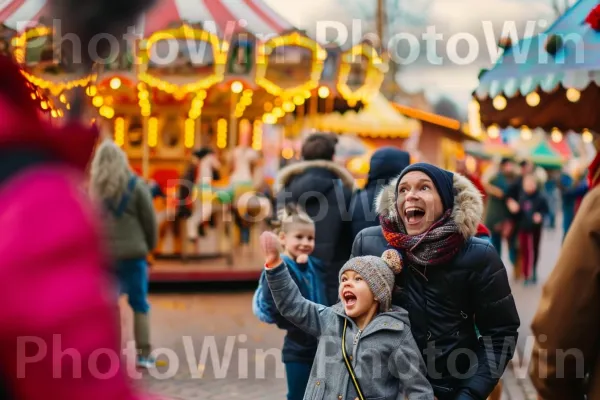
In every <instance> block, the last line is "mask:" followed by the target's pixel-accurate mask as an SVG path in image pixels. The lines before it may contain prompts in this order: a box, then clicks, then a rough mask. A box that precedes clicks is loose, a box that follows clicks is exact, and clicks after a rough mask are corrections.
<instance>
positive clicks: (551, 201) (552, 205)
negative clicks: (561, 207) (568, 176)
mask: <svg viewBox="0 0 600 400" xmlns="http://www.w3.org/2000/svg"><path fill="white" fill-rule="evenodd" d="M560 176H561V170H560V169H550V170H548V180H547V181H546V183H545V184H544V192H546V199H547V200H548V215H547V216H546V219H545V221H544V222H545V224H546V225H547V226H548V228H550V229H554V228H556V215H557V213H558V201H559V200H558V197H559V190H558V186H559V183H560Z"/></svg>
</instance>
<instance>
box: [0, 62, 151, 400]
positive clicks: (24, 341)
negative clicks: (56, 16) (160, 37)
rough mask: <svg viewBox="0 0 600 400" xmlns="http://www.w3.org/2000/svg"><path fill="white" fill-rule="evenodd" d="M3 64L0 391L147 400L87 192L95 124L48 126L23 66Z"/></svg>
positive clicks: (25, 398) (17, 395)
mask: <svg viewBox="0 0 600 400" xmlns="http://www.w3.org/2000/svg"><path fill="white" fill-rule="evenodd" d="M0 71H2V74H0V226H1V227H2V229H3V231H4V232H6V234H3V235H1V236H0V249H2V250H1V251H2V263H0V275H1V276H2V282H3V286H2V291H1V292H0V296H1V298H2V301H3V303H4V304H10V306H7V307H2V309H1V310H0V343H1V344H0V371H1V373H0V398H1V399H19V400H38V399H39V400H42V399H48V398H53V399H61V400H81V399H86V400H106V399H111V400H140V399H146V398H147V397H146V396H145V395H143V394H139V393H137V392H136V389H135V387H134V386H133V385H132V384H131V383H130V382H129V381H128V379H127V376H126V373H125V365H124V364H121V361H120V360H119V355H120V354H121V349H120V346H119V335H118V332H119V326H118V321H119V316H118V314H117V312H116V308H115V306H114V303H113V302H112V299H113V297H114V296H111V293H112V291H113V290H114V289H113V287H112V286H111V284H110V278H109V277H110V274H109V268H108V264H109V260H108V257H107V254H106V253H105V252H104V246H103V243H102V236H101V228H100V221H99V218H98V213H97V210H95V209H94V208H93V206H92V204H91V202H90V201H89V199H88V198H87V195H86V194H85V192H84V191H83V190H82V186H83V177H84V171H85V169H86V167H87V165H88V162H89V160H90V158H91V155H92V152H93V149H94V145H95V143H96V140H97V137H98V135H97V131H96V130H95V129H93V128H89V127H87V126H84V125H82V124H80V123H78V122H76V121H68V122H66V123H65V124H64V125H61V126H52V125H50V124H49V123H48V122H46V121H45V119H42V118H41V117H39V116H38V114H37V108H38V104H36V103H35V102H34V101H33V100H32V99H31V97H30V92H29V91H28V90H27V83H26V80H25V77H24V76H23V75H22V74H21V71H20V69H19V68H18V66H17V65H16V64H14V63H13V62H12V60H11V59H9V58H7V57H2V56H0ZM33 226H35V227H39V228H41V229H37V230H36V232H35V234H34V235H32V227H33ZM8 232H10V233H8ZM28 338H29V340H28ZM56 338H59V340H60V342H59V344H60V346H59V347H58V348H57V346H56V343H57V342H56ZM53 344H54V346H53ZM26 349H29V350H27V351H26V352H25V350H26ZM61 349H68V352H69V354H76V355H77V357H63V355H64V353H62V352H61ZM99 349H100V350H101V351H102V353H104V354H109V355H110V356H111V357H98V351H99ZM77 359H78V360H79V362H78V361H77ZM81 367H82V368H81ZM106 371H110V373H108V374H107V373H106ZM57 374H60V376H61V377H60V378H58V377H57Z"/></svg>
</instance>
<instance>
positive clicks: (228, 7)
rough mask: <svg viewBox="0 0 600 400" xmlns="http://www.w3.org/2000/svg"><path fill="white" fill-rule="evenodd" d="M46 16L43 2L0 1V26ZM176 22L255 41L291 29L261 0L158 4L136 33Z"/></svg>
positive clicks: (21, 26) (177, 0) (13, 25)
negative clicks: (256, 37) (244, 33)
mask: <svg viewBox="0 0 600 400" xmlns="http://www.w3.org/2000/svg"><path fill="white" fill-rule="evenodd" d="M88 1H98V0H88ZM48 15H49V10H48V5H47V3H46V1H45V0H0V23H4V24H5V25H6V26H8V27H10V28H13V29H17V30H19V31H22V30H23V29H25V28H27V27H30V26H32V25H33V24H35V22H37V21H38V20H39V19H40V18H41V17H44V16H48ZM177 21H187V22H190V23H194V22H202V24H203V26H204V28H205V29H206V30H208V31H211V32H213V33H217V34H220V35H221V36H222V35H223V34H230V33H231V32H233V31H236V30H237V28H244V29H246V30H247V31H249V32H251V33H253V34H255V35H259V37H266V36H271V35H278V34H280V33H282V32H284V31H286V30H289V29H292V28H293V26H292V25H291V24H290V23H289V22H288V21H286V20H285V19H284V18H282V17H281V16H280V15H278V14H277V13H276V12H274V11H273V10H272V9H271V8H270V7H269V6H268V5H266V4H265V3H264V2H263V0H158V2H157V3H156V5H155V6H154V8H153V9H152V10H150V11H149V12H147V13H146V14H145V15H144V16H143V17H142V18H141V20H140V22H139V24H138V26H137V29H136V33H139V32H141V33H143V35H144V37H148V36H149V35H150V34H152V33H153V32H156V31H159V30H162V29H165V28H167V27H168V25H169V24H171V23H172V22H177Z"/></svg>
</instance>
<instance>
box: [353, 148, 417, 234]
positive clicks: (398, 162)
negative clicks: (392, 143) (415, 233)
mask: <svg viewBox="0 0 600 400" xmlns="http://www.w3.org/2000/svg"><path fill="white" fill-rule="evenodd" d="M409 164H410V154H408V153H407V152H405V151H402V150H399V149H397V148H395V147H383V148H381V149H379V150H377V151H376V152H375V153H373V156H371V163H370V167H369V178H368V180H367V184H366V185H365V188H364V189H361V190H359V191H357V192H356V193H355V194H354V196H352V203H351V205H350V209H351V210H352V237H353V238H354V237H356V235H358V233H359V232H360V231H362V230H363V229H365V228H368V227H370V226H378V225H379V218H378V217H377V211H376V210H375V209H374V203H375V196H376V195H377V193H379V192H380V191H381V189H382V188H383V186H385V185H388V184H389V183H390V181H391V180H392V179H394V178H395V177H396V176H398V174H399V173H400V172H402V170H403V169H404V168H406V167H408V165H409Z"/></svg>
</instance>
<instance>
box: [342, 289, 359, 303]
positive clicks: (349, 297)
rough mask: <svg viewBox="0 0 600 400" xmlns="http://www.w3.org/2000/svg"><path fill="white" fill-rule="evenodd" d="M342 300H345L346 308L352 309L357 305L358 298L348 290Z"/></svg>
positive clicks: (343, 294)
mask: <svg viewBox="0 0 600 400" xmlns="http://www.w3.org/2000/svg"><path fill="white" fill-rule="evenodd" d="M342 298H343V299H344V304H346V307H352V306H353V305H355V304H356V296H355V295H354V293H352V292H351V291H349V290H346V291H344V292H343V293H342Z"/></svg>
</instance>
